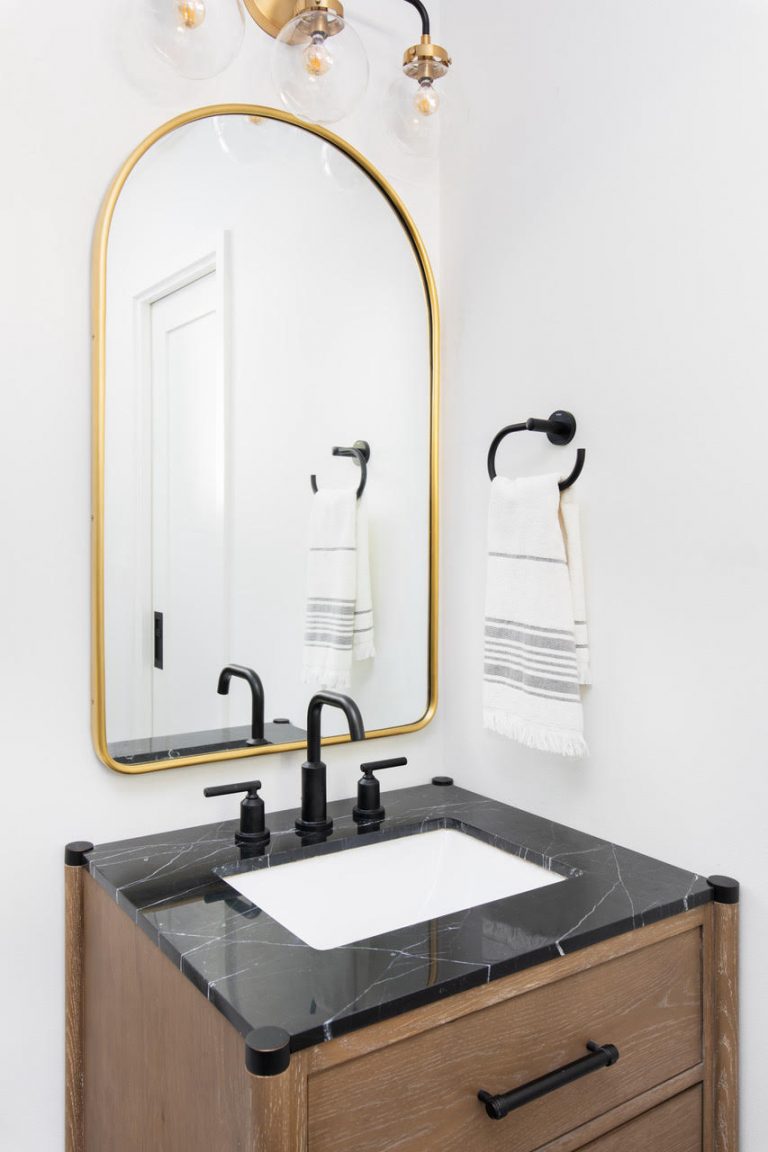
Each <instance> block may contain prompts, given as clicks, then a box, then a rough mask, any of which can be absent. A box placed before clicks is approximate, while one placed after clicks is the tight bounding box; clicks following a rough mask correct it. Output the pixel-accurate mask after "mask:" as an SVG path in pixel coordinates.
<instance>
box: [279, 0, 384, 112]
mask: <svg viewBox="0 0 768 1152" xmlns="http://www.w3.org/2000/svg"><path fill="white" fill-rule="evenodd" d="M272 77H273V80H274V82H275V86H276V88H277V90H278V92H279V93H280V99H281V100H282V102H283V104H284V105H285V107H286V108H287V109H288V111H289V112H293V113H294V114H295V115H296V116H300V117H301V118H302V119H304V120H312V121H314V122H315V123H316V124H333V123H334V122H335V121H336V120H341V119H342V118H343V117H344V116H347V115H348V114H349V113H350V112H351V111H352V109H353V108H354V106H355V104H357V102H358V101H359V100H361V99H362V97H363V95H364V93H365V89H366V87H367V85H368V57H367V56H366V54H365V48H364V47H363V42H362V40H361V39H360V37H359V36H358V35H357V33H356V32H355V30H354V28H351V27H350V25H349V24H347V23H346V21H345V20H344V17H343V16H339V15H338V14H337V13H336V12H334V11H333V10H329V11H328V12H327V13H323V14H322V15H321V16H320V17H319V18H318V13H317V12H316V11H312V12H300V13H299V14H298V16H294V18H293V20H289V21H288V23H287V24H286V25H285V27H283V28H282V29H281V30H280V33H279V35H278V36H277V38H276V40H275V46H274V49H273V55H272Z"/></svg>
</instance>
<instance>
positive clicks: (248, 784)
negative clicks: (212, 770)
mask: <svg viewBox="0 0 768 1152" xmlns="http://www.w3.org/2000/svg"><path fill="white" fill-rule="evenodd" d="M259 788H261V780H245V781H243V783H242V784H216V785H213V786H212V787H210V788H203V796H209V797H210V796H234V795H235V793H236V792H247V793H248V795H249V796H255V795H256V793H257V792H258V790H259Z"/></svg>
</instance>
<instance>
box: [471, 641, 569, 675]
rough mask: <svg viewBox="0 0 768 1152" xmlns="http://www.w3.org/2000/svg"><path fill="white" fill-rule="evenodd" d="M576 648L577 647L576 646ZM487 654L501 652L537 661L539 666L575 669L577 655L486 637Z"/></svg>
mask: <svg viewBox="0 0 768 1152" xmlns="http://www.w3.org/2000/svg"><path fill="white" fill-rule="evenodd" d="M574 647H575V645H574ZM485 650H486V652H501V653H503V654H504V655H505V656H520V657H524V658H528V659H529V660H535V661H536V663H537V664H546V665H547V667H548V668H564V669H567V668H575V667H576V663H577V661H576V653H575V652H574V653H570V652H557V653H555V652H552V651H551V650H550V649H545V650H544V651H540V650H539V649H538V648H536V647H532V646H531V645H530V644H518V643H517V642H516V641H514V640H496V639H492V638H490V637H486V640H485Z"/></svg>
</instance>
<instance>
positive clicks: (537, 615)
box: [483, 475, 587, 756]
mask: <svg viewBox="0 0 768 1152" xmlns="http://www.w3.org/2000/svg"><path fill="white" fill-rule="evenodd" d="M558 479H559V478H558V476H556V475H553V476H533V477H527V478H525V479H519V480H508V479H506V478H505V477H502V476H498V477H497V478H496V479H495V480H494V481H493V482H492V484H491V499H490V506H489V510H488V583H487V589H486V608H485V658H484V675H483V723H484V725H485V727H486V728H490V729H492V730H493V731H494V732H499V733H501V734H502V735H504V736H508V737H510V738H511V739H513V740H518V741H519V742H520V743H521V744H526V745H527V746H528V747H529V748H539V749H541V750H542V751H546V752H558V753H560V754H561V755H563V756H585V755H586V754H587V746H586V743H585V740H584V723H583V714H582V707H581V695H580V692H579V683H580V672H579V665H578V659H577V654H576V641H575V635H574V616H573V599H572V592H571V582H570V579H569V575H568V565H567V561H566V552H565V542H564V539H563V531H562V529H561V527H560V518H559V508H560V492H559V489H558V486H557V484H558ZM582 591H583V588H582Z"/></svg>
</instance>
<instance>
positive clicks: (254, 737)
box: [217, 664, 264, 744]
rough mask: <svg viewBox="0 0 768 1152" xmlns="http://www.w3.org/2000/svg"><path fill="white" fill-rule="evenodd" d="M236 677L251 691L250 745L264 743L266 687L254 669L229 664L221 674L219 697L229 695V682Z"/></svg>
mask: <svg viewBox="0 0 768 1152" xmlns="http://www.w3.org/2000/svg"><path fill="white" fill-rule="evenodd" d="M233 676H235V677H237V678H239V679H240V680H245V682H246V684H248V686H249V687H250V689H251V738H250V740H248V741H247V743H248V744H263V743H264V685H263V684H262V682H261V679H260V677H259V676H258V675H257V673H256V672H254V670H253V668H246V667H245V665H243V664H228V665H227V666H226V668H222V670H221V673H220V674H219V686H218V688H217V691H218V693H219V696H228V695H229V682H230V680H231V679H232V677H233Z"/></svg>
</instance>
